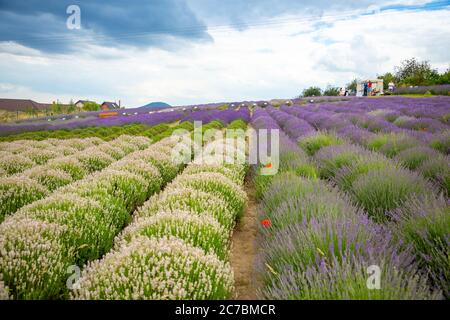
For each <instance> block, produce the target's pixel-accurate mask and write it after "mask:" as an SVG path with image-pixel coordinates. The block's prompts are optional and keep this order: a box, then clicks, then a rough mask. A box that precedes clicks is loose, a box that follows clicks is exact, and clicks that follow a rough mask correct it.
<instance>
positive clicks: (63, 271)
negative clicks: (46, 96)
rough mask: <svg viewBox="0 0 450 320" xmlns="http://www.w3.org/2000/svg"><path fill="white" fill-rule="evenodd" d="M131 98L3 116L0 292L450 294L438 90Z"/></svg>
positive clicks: (446, 141) (55, 295) (446, 142)
mask: <svg viewBox="0 0 450 320" xmlns="http://www.w3.org/2000/svg"><path fill="white" fill-rule="evenodd" d="M141 111H142V110H141ZM127 113H128V114H127V115H125V114H119V115H117V116H115V117H110V118H107V119H99V118H98V117H97V115H96V114H95V113H87V114H85V115H84V116H82V117H81V116H80V117H77V118H75V117H73V118H70V119H69V118H67V119H64V120H62V118H61V117H60V118H59V119H52V120H51V121H48V119H37V120H34V121H26V122H22V123H16V124H8V125H6V124H2V125H0V138H1V141H0V204H1V205H0V299H19V300H21V299H25V300H29V299H81V300H86V299H87V300H92V299H94V300H98V299H100V300H109V299H114V300H117V299H125V300H130V299H164V300H167V299H170V300H173V299H187V300H192V299H200V300H203V299H207V300H216V299H217V300H223V299H269V300H289V299H294V300H317V299H319V300H324V299H325V300H327V299H331V300H347V299H351V300H353V299H355V300H359V299H363V300H366V299H367V300H372V299H381V300H391V299H400V300H432V299H433V300H434V299H449V298H450V208H449V195H450V158H449V152H450V125H449V122H448V121H449V119H450V98H449V97H432V98H401V97H380V98H356V97H349V98H345V99H331V98H330V99H327V98H321V99H320V100H319V99H316V98H313V99H303V100H301V99H298V100H288V101H285V102H284V100H276V102H275V100H272V101H245V102H233V103H220V104H209V105H198V106H185V107H183V106H182V107H177V108H175V109H174V110H171V111H167V112H151V113H149V112H148V111H147V112H141V113H140V111H136V110H127ZM200 122H201V124H202V127H200V129H199V127H198V124H199V123H200ZM264 129H265V130H267V133H268V137H269V139H268V141H267V149H269V156H268V157H266V158H264V157H261V149H266V144H263V143H261V140H262V136H266V131H262V130H264ZM208 132H213V134H208ZM229 132H233V133H234V134H235V136H233V137H231V138H230V137H229V136H228V133H229ZM262 132H263V133H264V134H261V133H262ZM272 132H277V135H271V133H272ZM224 134H226V139H222V138H223V135H224ZM198 136H200V138H201V140H198V139H197V138H198ZM237 137H240V138H243V139H242V141H243V143H242V144H240V143H238V142H237V141H238V139H237ZM266 137H267V136H266ZM235 138H236V139H235ZM175 149H176V150H178V151H180V152H179V154H180V155H181V156H180V157H175V158H174V156H173V155H174V152H173V151H174V150H175ZM199 149H201V150H205V149H208V150H213V152H211V153H208V154H207V155H205V154H204V153H198V152H196V150H199ZM230 150H232V153H231V160H233V161H230V153H229V151H230ZM254 150H256V153H257V154H258V156H257V160H258V161H256V162H252V161H250V159H251V154H252V152H253V151H254ZM264 151H267V150H264ZM237 159H245V160H246V161H244V162H240V161H236V160H237ZM275 162H277V163H275ZM274 167H276V170H275V171H274V172H273V173H274V174H265V173H264V172H265V170H266V169H272V168H274Z"/></svg>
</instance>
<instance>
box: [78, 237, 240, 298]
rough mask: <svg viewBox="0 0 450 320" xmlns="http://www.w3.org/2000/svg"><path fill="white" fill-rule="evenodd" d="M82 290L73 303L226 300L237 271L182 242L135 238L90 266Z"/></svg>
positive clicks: (80, 283)
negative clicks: (124, 300) (80, 301)
mask: <svg viewBox="0 0 450 320" xmlns="http://www.w3.org/2000/svg"><path fill="white" fill-rule="evenodd" d="M79 285H80V289H77V290H75V291H74V292H73V293H72V298H74V299H113V300H118V299H152V300H155V299H161V300H176V299H189V300H192V299H227V298H230V296H231V293H232V291H233V271H232V269H231V267H230V265H229V264H228V263H225V262H223V261H221V260H220V259H218V258H217V256H215V255H214V254H211V253H209V254H208V253H205V252H204V251H203V250H202V249H200V248H195V247H193V246H190V245H188V244H186V243H185V242H184V241H182V240H180V239H176V238H161V239H155V238H147V237H136V238H135V239H133V241H131V242H130V243H129V244H128V245H125V246H123V247H121V248H120V250H118V251H113V252H110V253H108V254H107V255H106V256H105V257H104V258H103V259H102V260H98V261H94V262H92V263H90V264H89V265H88V266H87V267H86V268H85V270H84V271H83V273H82V276H81V278H80V281H79Z"/></svg>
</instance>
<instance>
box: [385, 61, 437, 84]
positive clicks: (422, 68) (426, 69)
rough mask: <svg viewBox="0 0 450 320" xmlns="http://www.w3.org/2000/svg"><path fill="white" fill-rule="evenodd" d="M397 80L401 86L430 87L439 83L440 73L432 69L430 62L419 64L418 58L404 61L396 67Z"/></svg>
mask: <svg viewBox="0 0 450 320" xmlns="http://www.w3.org/2000/svg"><path fill="white" fill-rule="evenodd" d="M394 70H395V78H396V80H397V83H398V84H399V85H406V86H409V85H411V86H428V85H433V84H435V83H437V81H438V80H439V73H438V71H437V70H436V69H432V68H431V65H430V63H429V62H428V61H421V62H419V61H418V60H417V59H416V58H411V59H407V60H404V61H402V64H401V66H398V67H395V68H394Z"/></svg>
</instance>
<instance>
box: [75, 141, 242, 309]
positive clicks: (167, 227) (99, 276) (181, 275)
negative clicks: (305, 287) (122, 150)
mask: <svg viewBox="0 0 450 320" xmlns="http://www.w3.org/2000/svg"><path fill="white" fill-rule="evenodd" d="M233 140H234V139H233ZM233 140H230V139H228V140H216V141H215V142H212V143H210V144H208V145H207V147H208V148H209V150H214V151H213V152H211V153H210V154H209V156H205V154H204V155H203V156H202V157H197V156H196V157H195V160H194V162H193V163H191V164H189V165H188V166H187V168H186V169H185V170H184V172H183V173H182V174H180V175H179V176H178V177H177V178H176V179H175V180H174V181H173V182H172V183H171V184H169V185H168V186H167V187H166V188H165V190H164V191H163V192H162V193H161V194H158V195H155V196H153V197H152V198H151V199H150V200H149V201H147V202H146V203H145V204H144V205H143V206H142V207H141V208H139V210H137V211H136V212H135V214H134V220H133V222H132V223H131V224H130V225H129V226H128V227H127V228H125V229H124V231H123V232H122V233H121V234H120V235H119V236H118V237H117V238H116V240H115V245H114V249H113V250H112V251H111V252H110V253H108V254H107V255H106V256H105V257H103V258H102V259H101V260H97V261H94V262H90V263H89V264H88V265H87V267H86V268H85V269H84V271H83V273H82V275H81V278H80V280H79V281H78V282H77V283H76V285H75V286H74V287H75V290H74V291H73V292H72V294H71V297H72V298H73V299H170V300H173V299H227V298H230V297H231V296H232V294H233V290H234V276H233V272H232V269H231V267H230V264H229V262H228V257H229V250H230V239H231V234H232V230H233V228H234V225H235V221H236V220H237V219H239V217H240V215H241V214H242V212H243V210H244V207H245V204H246V201H247V196H246V193H245V192H244V191H243V189H242V185H243V181H244V177H245V174H246V170H247V166H246V164H245V163H238V161H236V159H242V155H245V149H244V148H245V144H244V148H240V147H239V146H238V145H236V144H234V143H233ZM208 148H207V149H208ZM220 150H222V151H224V150H227V151H224V152H225V154H227V155H228V156H224V153H223V152H222V151H220ZM230 150H232V151H231V152H230ZM230 154H233V155H232V156H230Z"/></svg>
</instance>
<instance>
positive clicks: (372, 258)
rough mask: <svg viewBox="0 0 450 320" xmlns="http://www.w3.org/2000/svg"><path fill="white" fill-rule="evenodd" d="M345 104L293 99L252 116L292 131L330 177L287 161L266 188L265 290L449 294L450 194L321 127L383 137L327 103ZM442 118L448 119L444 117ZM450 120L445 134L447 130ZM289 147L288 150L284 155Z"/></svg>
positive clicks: (363, 295)
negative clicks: (373, 277)
mask: <svg viewBox="0 0 450 320" xmlns="http://www.w3.org/2000/svg"><path fill="white" fill-rule="evenodd" d="M352 101H353V100H352ZM365 101H366V103H367V102H368V101H370V100H367V99H365ZM375 102H376V101H375ZM352 103H357V101H355V102H352ZM349 104H350V103H349ZM336 105H337V104H336ZM336 105H328V104H327V105H326V106H325V105H310V106H306V107H300V106H298V107H295V106H294V107H287V106H286V107H282V108H281V109H282V110H283V111H280V110H277V109H275V108H268V110H267V111H266V110H257V111H256V112H255V114H254V116H253V119H252V125H253V126H254V127H257V128H262V127H264V124H265V125H266V128H273V129H284V132H286V133H287V134H288V136H289V137H290V138H291V139H292V141H295V142H298V144H299V145H300V146H301V147H302V149H303V151H304V152H306V153H307V154H308V155H309V156H311V158H310V160H308V157H306V160H305V161H306V164H307V165H309V166H311V164H312V165H313V166H314V167H315V168H316V170H317V175H318V176H320V177H322V178H324V179H326V180H328V181H329V184H326V183H324V181H322V180H316V179H314V174H310V173H311V171H308V173H309V174H305V171H304V170H300V171H296V170H295V169H294V170H292V168H290V167H283V166H281V165H280V171H281V174H280V175H278V176H276V177H275V178H272V179H270V181H269V182H267V183H265V184H264V186H263V187H262V191H261V192H260V194H261V197H262V206H261V210H260V211H261V217H262V218H264V219H270V220H271V222H272V223H271V227H270V228H262V232H261V234H262V240H261V243H262V250H261V252H262V254H261V263H260V270H261V273H262V278H263V287H262V290H261V295H262V296H263V297H265V298H274V299H377V298H378V299H421V298H424V299H429V298H436V297H438V296H439V293H438V291H439V290H442V291H443V293H444V295H445V296H447V297H448V296H449V292H448V288H449V282H450V275H449V271H448V270H449V261H448V256H449V230H450V215H449V211H448V205H447V200H446V198H445V197H444V196H442V195H441V196H438V191H437V189H436V188H434V186H433V185H432V184H431V183H430V182H429V181H427V180H426V179H424V177H422V176H420V175H418V174H416V173H413V172H411V171H410V170H408V169H406V168H404V167H402V165H401V164H400V163H399V162H398V161H397V160H396V159H389V158H388V157H386V156H385V155H383V154H381V153H379V152H375V151H373V150H370V149H368V148H363V147H361V146H357V145H353V144H351V143H349V142H348V140H346V139H343V138H342V136H338V135H335V134H333V133H326V132H317V131H316V130H315V129H316V128H319V129H341V128H344V127H346V126H347V127H348V126H352V130H353V131H354V132H353V137H354V139H350V140H351V141H353V142H356V141H367V140H366V139H369V140H370V138H373V136H372V135H376V133H372V132H370V131H368V130H367V129H363V128H360V127H358V126H355V125H354V124H352V123H348V122H346V121H345V120H346V117H345V116H342V117H340V115H339V113H340V112H336V110H334V111H330V110H327V109H328V108H329V109H333V108H337V106H336ZM322 107H324V110H322ZM342 108H344V107H343V106H342ZM361 109H362V107H361ZM367 109H368V110H366V112H371V111H373V110H376V109H377V108H376V107H374V108H367ZM370 109H372V110H370ZM443 109H445V108H443ZM447 109H448V108H447ZM284 111H288V112H289V113H287V112H284ZM342 113H343V112H342ZM435 114H437V113H435ZM440 114H441V115H442V114H445V113H444V112H442V113H440ZM294 115H295V116H294ZM261 119H264V121H261ZM336 119H341V122H339V121H338V120H336ZM438 119H439V120H438ZM435 120H437V121H439V122H440V123H442V124H443V125H444V126H446V124H445V123H444V122H445V121H442V120H443V119H442V118H440V116H437V117H436V119H435ZM332 123H333V124H332ZM337 123H342V124H343V125H342V126H340V127H339V126H335V124H337ZM444 126H442V127H441V128H440V129H439V130H436V132H444V131H445V130H446V128H445V127H444ZM347 130H348V131H351V130H349V129H347ZM355 132H357V133H355ZM281 136H282V137H284V133H282V134H281ZM346 138H347V139H348V138H349V137H348V136H346ZM283 140H285V138H282V141H283ZM417 141H420V140H417ZM281 144H284V143H283V142H281ZM286 145H290V144H288V143H286ZM292 149H295V147H294V148H292ZM284 152H286V150H283V148H282V150H281V155H280V157H283V153H284ZM300 158H303V159H304V158H305V156H304V154H303V155H302V156H301V157H300ZM302 176H303V177H302ZM305 177H306V178H305ZM326 180H325V181H326ZM256 181H258V177H257V179H256ZM425 195H426V196H425ZM358 208H362V209H363V210H364V211H362V210H361V209H358ZM370 268H373V269H374V270H378V269H377V268H379V271H380V272H382V273H383V275H384V277H383V279H382V280H381V283H380V286H381V289H379V290H378V289H374V288H373V287H371V286H370V285H369V281H368V276H367V272H369V269H370ZM374 272H375V271H374ZM424 279H425V280H424ZM372 284H373V283H372Z"/></svg>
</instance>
